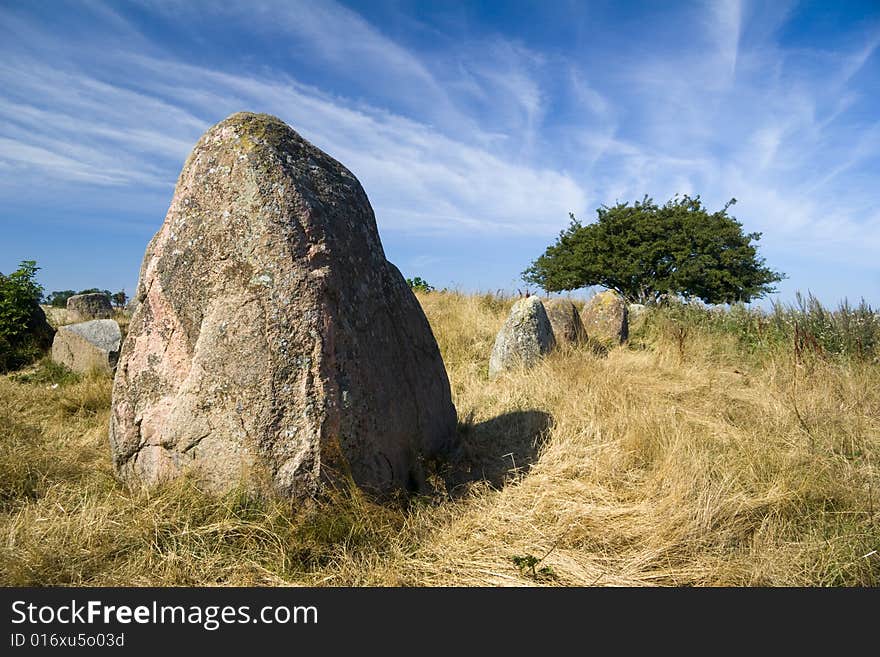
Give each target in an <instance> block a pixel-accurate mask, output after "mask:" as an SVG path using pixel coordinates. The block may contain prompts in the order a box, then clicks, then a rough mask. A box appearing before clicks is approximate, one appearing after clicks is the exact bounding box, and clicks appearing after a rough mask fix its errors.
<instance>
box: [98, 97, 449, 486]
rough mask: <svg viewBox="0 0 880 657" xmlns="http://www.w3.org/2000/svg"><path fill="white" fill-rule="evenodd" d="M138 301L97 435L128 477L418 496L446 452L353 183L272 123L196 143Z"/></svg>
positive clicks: (438, 395) (421, 340)
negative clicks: (106, 422)
mask: <svg viewBox="0 0 880 657" xmlns="http://www.w3.org/2000/svg"><path fill="white" fill-rule="evenodd" d="M135 298H136V310H135V311H134V314H133V316H132V318H131V324H130V325H129V331H128V335H127V336H126V338H125V341H124V343H123V346H122V354H121V356H120V361H119V366H118V368H117V371H116V378H115V381H114V385H113V402H112V414H111V425H110V444H111V448H112V453H113V460H114V463H115V465H116V467H117V469H118V471H119V473H120V475H121V476H122V477H123V479H124V480H126V481H127V482H130V483H131V484H153V483H156V482H158V481H161V480H166V479H169V478H173V477H176V476H178V475H180V474H182V473H184V472H186V471H193V472H194V473H195V474H196V476H197V477H199V478H200V479H201V481H202V482H203V485H205V486H206V487H208V488H210V489H213V490H215V491H218V492H219V491H225V490H229V489H231V488H233V487H237V486H239V485H241V484H243V485H245V486H246V487H247V488H250V489H255V490H264V486H265V485H266V484H268V485H270V486H271V488H273V489H274V490H275V491H276V492H278V493H280V494H282V495H285V496H288V497H291V498H299V497H302V496H306V495H310V494H312V493H314V492H316V491H317V490H319V489H320V487H321V483H322V482H323V481H326V480H328V479H331V480H335V479H337V478H339V477H348V476H350V477H351V478H352V479H353V480H354V481H355V482H356V483H357V484H358V485H360V486H362V487H364V488H367V489H370V490H373V491H376V492H392V491H396V490H419V489H421V488H422V487H423V486H424V480H425V473H424V468H423V463H424V461H425V460H426V459H428V458H430V457H432V456H434V455H436V454H438V453H441V452H444V451H446V450H448V449H451V448H453V447H454V446H455V441H456V436H457V434H456V413H455V408H454V406H453V405H452V399H451V394H450V388H449V380H448V379H447V376H446V370H445V368H444V366H443V361H442V359H441V357H440V351H439V349H438V347H437V343H436V341H435V339H434V336H433V334H432V332H431V328H430V326H429V325H428V322H427V319H426V318H425V315H424V313H423V311H422V309H421V307H420V306H419V303H418V301H417V300H416V298H415V296H414V295H413V293H412V291H411V290H410V288H409V286H408V285H407V284H406V281H405V280H404V278H403V276H401V274H400V272H399V271H398V270H397V268H395V267H394V265H392V264H391V263H389V262H388V261H387V260H386V259H385V253H384V251H383V249H382V244H381V242H380V241H379V234H378V231H377V228H376V220H375V217H374V215H373V210H372V208H371V207H370V203H369V201H368V200H367V196H366V194H365V193H364V190H363V188H362V187H361V185H360V183H359V182H358V181H357V179H356V178H355V177H354V175H352V173H351V172H349V171H348V169H346V168H345V167H344V166H343V165H342V164H340V163H339V162H337V161H336V160H334V159H333V158H331V157H330V156H329V155H327V154H326V153H324V152H322V151H321V150H319V149H318V148H316V147H315V146H313V145H312V144H310V143H309V142H307V141H306V140H304V139H303V138H302V137H300V135H298V134H297V133H296V132H294V131H293V130H292V129H291V128H290V127H288V126H287V125H285V124H284V123H283V122H282V121H280V120H279V119H277V118H275V117H272V116H267V115H264V114H250V113H239V114H234V115H232V116H230V117H229V118H227V119H226V120H225V121H222V122H221V123H219V124H217V125H215V126H214V127H212V128H211V129H209V130H208V131H207V132H206V133H205V134H204V135H203V136H202V138H201V139H200V140H199V142H198V143H197V144H196V146H195V148H194V149H193V151H192V153H191V154H190V156H189V158H188V159H187V161H186V164H185V165H184V168H183V171H182V172H181V174H180V178H179V179H178V182H177V187H176V189H175V192H174V197H173V199H172V201H171V206H170V208H169V210H168V214H167V216H166V217H165V222H164V224H163V225H162V227H161V229H160V230H159V232H158V233H157V234H156V235H155V236H154V237H153V239H152V240H151V241H150V243H149V245H148V246H147V250H146V254H145V256H144V261H143V264H142V267H141V272H140V279H139V282H138V288H137V292H136V297H135Z"/></svg>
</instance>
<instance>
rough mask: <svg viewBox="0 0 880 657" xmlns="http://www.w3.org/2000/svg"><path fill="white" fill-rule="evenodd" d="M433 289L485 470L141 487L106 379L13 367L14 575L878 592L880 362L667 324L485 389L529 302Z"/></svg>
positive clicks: (32, 579) (9, 548) (0, 530)
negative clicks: (321, 483) (126, 456)
mask: <svg viewBox="0 0 880 657" xmlns="http://www.w3.org/2000/svg"><path fill="white" fill-rule="evenodd" d="M420 300H421V301H422V304H423V306H424V308H425V311H426V313H427V315H428V318H429V320H430V321H431V325H432V327H433V330H434V333H435V335H436V337H437V340H438V342H439V344H440V347H441V350H442V352H443V356H444V360H445V363H446V366H447V370H448V372H449V377H450V380H451V383H452V388H453V396H454V399H455V403H456V407H457V408H458V413H459V421H460V432H461V436H462V441H463V443H464V445H463V454H464V457H465V462H466V463H467V464H468V465H469V467H470V472H469V473H466V476H462V474H461V473H459V474H458V475H457V476H456V477H446V478H445V480H444V479H443V478H442V477H440V476H439V475H438V476H437V477H436V492H435V494H434V495H431V496H426V497H424V498H418V499H414V500H408V501H407V500H400V501H399V502H398V503H386V504H384V505H380V504H377V503H375V502H373V501H370V500H368V499H365V498H364V497H363V496H362V495H361V494H359V493H358V492H357V491H353V490H345V491H331V492H329V493H328V495H327V496H326V499H322V500H320V501H317V502H315V503H314V504H312V505H310V506H309V507H308V508H301V509H291V508H289V506H288V505H286V504H284V503H282V502H277V501H255V500H251V499H248V498H247V497H246V496H244V495H236V494H230V495H227V496H225V497H222V498H211V497H208V496H205V495H203V494H202V493H200V492H199V491H198V490H197V489H196V488H195V487H194V486H193V485H192V484H191V483H190V482H187V481H181V482H177V483H176V484H174V485H171V486H166V487H164V488H161V489H157V490H154V491H150V492H137V493H135V492H130V491H128V490H126V489H125V487H123V486H122V485H121V484H120V483H119V482H118V481H117V480H116V478H115V476H114V473H113V469H112V466H111V463H110V458H109V448H108V444H107V423H108V416H109V403H110V394H109V391H110V380H109V379H108V378H102V377H99V376H95V377H70V376H66V375H64V373H63V372H59V371H53V370H52V369H51V368H49V367H48V366H46V365H43V366H41V367H39V368H37V369H36V370H35V371H32V372H25V373H19V374H18V375H14V376H7V377H2V378H0V583H2V584H5V585H65V584H85V585H127V584H131V585H171V584H176V585H217V584H220V585H276V584H279V585H280V584H308V585H336V586H339V585H392V586H394V585H455V586H468V585H536V584H537V585H599V586H602V585H634V586H638V585H688V586H690V585H697V586H701V585H733V586H742V585H746V586H755V585H769V586H788V585H798V586H800V585H803V586H847V585H864V586H876V585H878V584H880V365H878V363H877V362H876V359H872V358H843V357H837V356H834V355H828V354H824V353H823V352H821V351H817V350H810V349H808V350H804V349H803V348H798V347H797V343H796V342H792V343H791V344H789V343H788V342H786V340H785V339H782V338H780V339H778V340H775V341H773V343H772V344H769V346H765V347H762V348H761V349H759V350H755V349H748V348H745V347H744V343H743V340H742V337H741V336H738V335H736V333H735V331H722V330H715V329H716V328H717V327H713V324H712V323H711V322H702V323H701V322H696V321H690V322H689V323H683V320H682V319H681V317H679V316H675V317H672V318H670V317H667V316H664V317H659V318H658V319H657V320H656V321H649V322H648V323H647V324H646V326H645V327H644V329H643V330H641V331H640V332H637V333H636V335H635V336H634V337H633V339H632V341H631V344H630V345H629V346H626V347H615V348H613V349H611V350H610V351H609V353H608V354H607V355H606V356H601V355H597V353H595V351H594V350H592V349H589V348H586V347H585V348H582V349H579V348H573V349H567V350H564V351H560V352H557V353H554V354H552V355H551V356H550V357H548V358H547V359H545V361H544V362H543V363H542V364H541V365H540V366H539V367H537V368H535V369H532V370H530V371H527V372H519V373H514V374H511V375H509V376H505V377H502V378H501V379H499V380H497V381H493V382H490V381H489V380H488V377H487V364H488V357H489V353H490V351H491V348H492V343H493V340H494V336H495V333H496V331H497V330H498V328H499V327H500V326H501V324H502V322H503V320H504V317H505V315H506V312H507V310H508V309H509V306H510V303H511V302H512V300H509V299H504V298H499V297H497V296H494V295H463V294H457V293H452V292H432V293H429V294H423V295H420ZM673 320H674V321H673ZM801 346H802V345H801ZM56 384H57V387H56ZM441 474H442V473H441Z"/></svg>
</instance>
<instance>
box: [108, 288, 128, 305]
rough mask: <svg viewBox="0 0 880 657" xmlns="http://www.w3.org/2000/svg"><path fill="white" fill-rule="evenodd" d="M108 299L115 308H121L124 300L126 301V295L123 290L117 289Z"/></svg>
mask: <svg viewBox="0 0 880 657" xmlns="http://www.w3.org/2000/svg"><path fill="white" fill-rule="evenodd" d="M110 300H111V301H112V302H113V305H114V306H116V307H117V308H123V307H125V302H126V301H128V295H127V294H126V293H125V290H119V292H114V293H113V295H112V296H111V297H110Z"/></svg>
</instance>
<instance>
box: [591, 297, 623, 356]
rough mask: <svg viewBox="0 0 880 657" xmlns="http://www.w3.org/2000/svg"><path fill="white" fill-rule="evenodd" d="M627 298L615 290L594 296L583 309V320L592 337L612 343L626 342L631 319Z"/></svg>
mask: <svg viewBox="0 0 880 657" xmlns="http://www.w3.org/2000/svg"><path fill="white" fill-rule="evenodd" d="M628 314H629V313H628V310H627V303H626V300H625V299H624V298H623V297H621V296H620V295H619V294H617V292H614V291H613V290H606V291H605V292H600V293H599V294H597V295H595V296H593V297H592V298H591V299H590V300H589V301H587V304H586V305H585V306H584V309H583V310H582V311H581V321H582V322H583V323H584V328H585V329H586V330H587V335H589V336H590V338H591V339H596V340H599V341H601V342H607V343H611V344H620V343H622V342H626V339H627V338H628V337H629V319H628Z"/></svg>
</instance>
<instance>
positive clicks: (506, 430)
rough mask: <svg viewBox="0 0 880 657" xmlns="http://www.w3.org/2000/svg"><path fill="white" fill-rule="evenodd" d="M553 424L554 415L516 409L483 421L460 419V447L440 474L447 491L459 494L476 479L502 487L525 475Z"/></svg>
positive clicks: (449, 493)
mask: <svg viewBox="0 0 880 657" xmlns="http://www.w3.org/2000/svg"><path fill="white" fill-rule="evenodd" d="M552 424H553V419H552V417H551V416H550V415H549V414H548V413H545V412H543V411H538V410H528V411H513V412H511V413H504V414H503V415H499V416H497V417H494V418H492V419H491V420H486V421H484V422H474V421H473V418H472V417H467V418H465V419H464V420H462V421H460V422H459V425H458V435H459V439H460V447H459V449H458V450H457V452H456V453H455V454H454V455H452V456H451V457H450V458H449V460H448V461H447V462H446V463H444V464H443V466H441V468H440V469H439V471H438V473H437V474H438V475H439V477H440V478H441V479H442V480H443V484H444V486H445V489H446V492H447V494H448V495H450V496H451V497H459V496H461V495H463V494H465V493H466V492H467V491H468V489H469V488H470V484H473V483H476V482H485V483H488V484H490V485H491V486H493V487H495V488H501V487H503V486H504V485H505V484H506V483H507V482H508V481H510V480H512V479H516V478H519V477H521V476H523V475H525V474H526V473H527V472H528V470H529V468H530V467H531V465H532V464H533V463H534V462H535V461H537V459H538V456H539V454H540V451H541V447H542V446H543V444H544V442H545V441H546V439H547V437H548V435H549V429H550V427H551V426H552Z"/></svg>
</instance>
